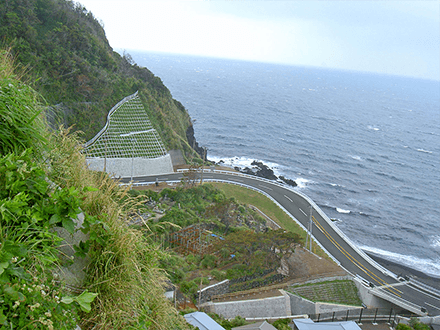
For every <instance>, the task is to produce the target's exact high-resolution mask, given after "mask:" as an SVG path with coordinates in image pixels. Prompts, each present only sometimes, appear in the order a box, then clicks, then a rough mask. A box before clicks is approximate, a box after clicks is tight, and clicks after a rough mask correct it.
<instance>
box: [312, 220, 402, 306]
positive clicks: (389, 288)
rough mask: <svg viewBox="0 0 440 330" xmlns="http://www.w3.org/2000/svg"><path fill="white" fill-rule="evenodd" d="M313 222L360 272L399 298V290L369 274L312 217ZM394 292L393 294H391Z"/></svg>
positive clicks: (371, 273)
mask: <svg viewBox="0 0 440 330" xmlns="http://www.w3.org/2000/svg"><path fill="white" fill-rule="evenodd" d="M312 219H313V222H314V223H315V225H316V227H318V228H319V230H321V232H322V233H323V234H324V235H325V236H326V237H327V239H328V240H329V241H330V242H332V243H333V245H334V246H335V247H336V248H337V249H338V250H339V251H340V252H341V253H342V254H343V255H344V256H345V257H346V258H347V259H348V260H350V261H351V262H352V263H353V264H354V265H356V266H357V267H358V268H359V269H360V270H362V271H363V272H364V273H365V274H366V275H367V276H369V277H370V278H371V279H372V280H373V281H375V282H377V283H379V285H380V286H384V288H385V289H387V290H388V291H389V292H390V293H392V294H394V295H396V296H399V297H401V295H399V294H398V293H397V292H399V293H402V291H400V290H399V289H396V288H394V287H392V286H390V285H389V284H388V283H386V282H385V281H384V280H382V279H381V278H380V277H379V276H377V275H376V274H374V273H373V272H371V271H370V270H369V269H368V268H366V267H365V266H364V265H362V264H361V263H360V262H359V261H357V260H356V259H355V258H354V257H353V256H352V255H351V254H350V253H348V252H347V251H346V250H345V249H344V248H343V247H342V246H341V245H340V244H339V243H338V242H337V241H336V240H335V239H334V238H333V237H332V236H330V234H329V233H328V232H327V231H326V230H325V229H324V227H322V226H321V224H320V223H319V222H318V220H316V219H315V217H314V216H312ZM393 291H395V292H393Z"/></svg>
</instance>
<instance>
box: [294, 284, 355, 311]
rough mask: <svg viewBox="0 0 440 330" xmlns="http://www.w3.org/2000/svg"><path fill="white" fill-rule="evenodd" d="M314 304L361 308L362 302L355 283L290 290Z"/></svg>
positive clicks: (301, 287) (310, 285)
mask: <svg viewBox="0 0 440 330" xmlns="http://www.w3.org/2000/svg"><path fill="white" fill-rule="evenodd" d="M289 291H290V292H292V293H294V294H297V295H299V296H301V297H303V298H306V299H308V300H311V301H314V302H326V303H334V304H344V305H351V306H361V305H362V301H361V300H360V298H359V296H358V290H357V288H356V285H355V284H354V283H353V281H350V280H336V281H324V282H319V283H309V284H305V285H299V286H293V287H291V289H290V290H289Z"/></svg>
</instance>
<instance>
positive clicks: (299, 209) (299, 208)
mask: <svg viewBox="0 0 440 330" xmlns="http://www.w3.org/2000/svg"><path fill="white" fill-rule="evenodd" d="M298 209H299V210H300V211H301V212H302V214H304V215H305V216H307V214H306V212H304V211H303V210H301V209H300V208H298Z"/></svg>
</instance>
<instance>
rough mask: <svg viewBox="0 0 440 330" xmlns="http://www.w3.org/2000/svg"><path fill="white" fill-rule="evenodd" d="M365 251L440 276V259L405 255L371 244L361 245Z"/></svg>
mask: <svg viewBox="0 0 440 330" xmlns="http://www.w3.org/2000/svg"><path fill="white" fill-rule="evenodd" d="M360 248H361V249H362V250H364V251H365V252H370V253H372V254H375V255H377V256H379V257H383V258H384V259H387V260H390V261H392V262H395V263H397V264H401V265H404V266H407V267H410V268H412V269H415V270H418V271H421V272H423V273H425V274H428V275H430V276H434V277H440V276H439V274H440V259H437V260H433V259H423V258H418V257H415V256H409V255H403V254H399V253H395V252H390V251H385V250H382V249H378V248H374V247H370V246H360Z"/></svg>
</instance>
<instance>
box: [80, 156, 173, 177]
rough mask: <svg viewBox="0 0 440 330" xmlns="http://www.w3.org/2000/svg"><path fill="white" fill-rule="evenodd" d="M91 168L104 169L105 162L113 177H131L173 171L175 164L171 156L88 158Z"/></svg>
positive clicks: (95, 169) (108, 171) (107, 170)
mask: <svg viewBox="0 0 440 330" xmlns="http://www.w3.org/2000/svg"><path fill="white" fill-rule="evenodd" d="M86 162H87V165H88V167H89V169H91V170H94V171H104V162H105V163H106V172H107V173H109V174H110V175H111V176H113V177H116V178H118V177H121V178H130V177H132V176H133V177H136V176H144V175H159V174H168V173H173V164H172V162H171V156H170V155H169V154H166V155H165V156H162V157H158V158H153V159H149V158H140V157H135V158H107V159H106V160H104V158H87V159H86Z"/></svg>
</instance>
